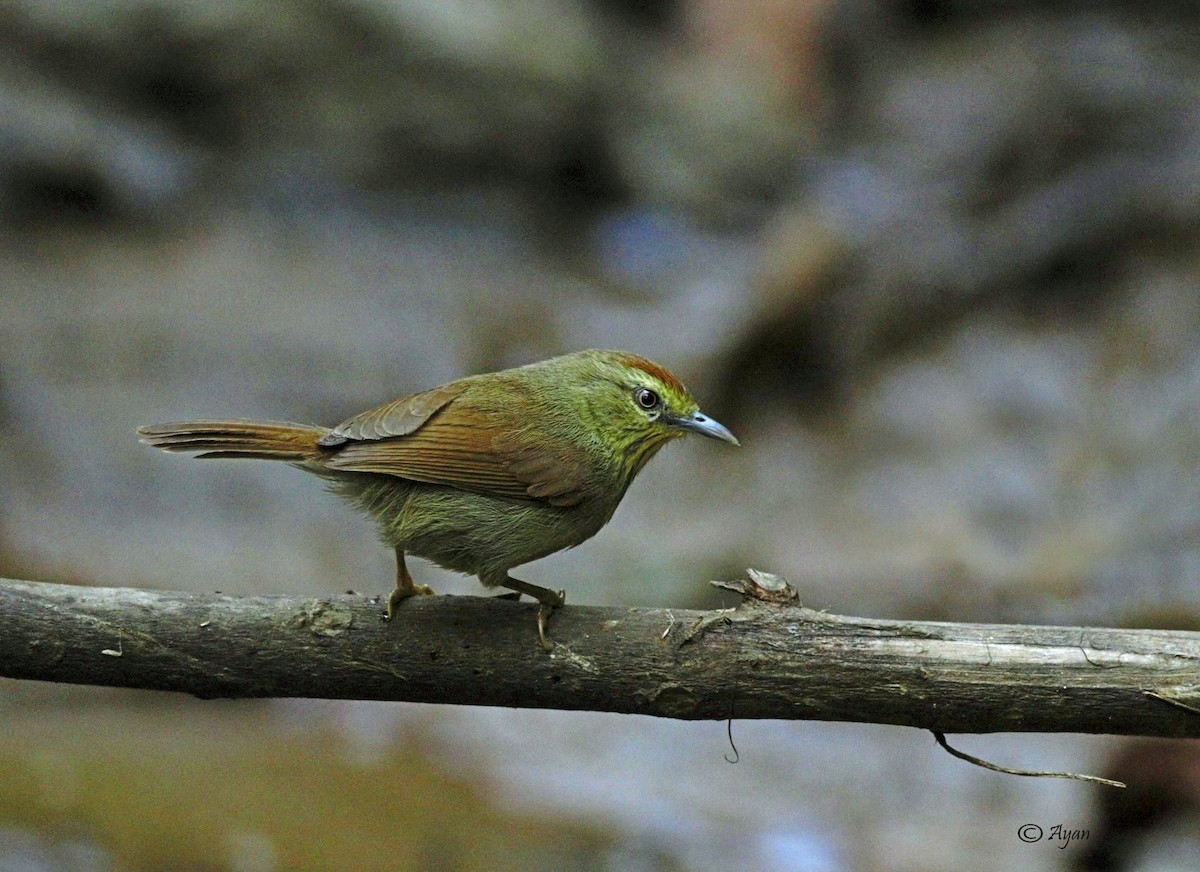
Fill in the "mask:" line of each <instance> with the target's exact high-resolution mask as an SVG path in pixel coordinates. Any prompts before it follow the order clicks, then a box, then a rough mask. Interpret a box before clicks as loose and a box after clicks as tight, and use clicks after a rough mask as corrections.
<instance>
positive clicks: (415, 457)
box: [138, 349, 738, 650]
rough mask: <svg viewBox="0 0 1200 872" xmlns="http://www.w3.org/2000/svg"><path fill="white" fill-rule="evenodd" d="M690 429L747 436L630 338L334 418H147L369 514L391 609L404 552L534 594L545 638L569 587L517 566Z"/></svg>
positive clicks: (167, 432) (600, 506) (177, 440)
mask: <svg viewBox="0 0 1200 872" xmlns="http://www.w3.org/2000/svg"><path fill="white" fill-rule="evenodd" d="M687 433H699V434H701V435H702V436H709V437H711V438H713V439H720V440H723V441H725V442H729V443H732V444H733V445H737V444H738V440H737V439H736V438H735V437H734V435H733V434H732V433H731V432H729V430H728V429H726V428H725V427H724V426H722V425H721V424H719V423H717V422H716V421H714V420H713V419H712V418H709V417H707V416H705V415H703V414H701V412H700V409H699V406H698V405H697V404H696V401H695V400H693V399H692V397H691V394H689V393H688V391H687V388H685V387H684V386H683V384H682V383H681V382H680V381H679V379H677V378H676V377H675V376H674V375H672V374H671V373H670V372H669V371H668V370H667V369H665V368H663V367H661V366H659V365H658V364H656V363H652V362H651V361H649V360H646V359H645V358H643V357H638V356H637V355H635V354H630V353H629V352H625V351H598V350H594V349H593V350H588V351H579V352H575V353H574V354H565V355H563V356H561V357H554V358H551V359H549V360H543V361H540V362H538V363H531V364H529V365H527V366H520V367H516V368H514V369H506V370H503V371H501V372H493V373H484V374H481V375H473V376H468V377H467V378H463V379H459V380H458V381H453V382H450V383H449V384H445V385H442V386H441V387H436V388H431V389H430V390H427V391H421V392H420V393H416V394H411V395H409V396H406V397H401V398H400V399H398V400H394V401H393V402H390V403H387V404H385V405H382V406H378V407H377V408H374V409H370V410H368V411H366V412H363V413H362V414H360V415H355V416H354V417H353V418H350V419H348V420H346V421H343V422H342V423H341V424H338V425H337V426H336V427H334V428H333V429H329V428H327V427H319V426H315V425H308V424H290V423H282V422H276V421H240V420H233V421H188V422H184V423H177V424H152V425H150V426H146V427H140V428H138V435H139V436H141V439H142V441H143V442H145V443H146V444H148V445H153V446H155V447H158V448H162V449H164V450H165V451H185V452H186V451H194V452H198V456H199V457H252V458H260V459H263V460H282V461H284V462H286V463H289V464H291V465H292V466H296V467H298V468H300V469H303V470H306V471H308V472H312V473H315V474H317V475H319V476H321V477H322V478H323V479H325V480H326V481H327V482H328V483H329V485H330V487H331V489H332V490H333V491H334V492H335V493H337V494H338V495H340V496H342V497H344V498H345V499H347V500H349V501H350V502H351V503H353V504H354V505H356V506H357V507H358V508H360V509H362V510H364V511H366V512H367V513H368V514H369V515H371V516H372V517H373V518H374V519H375V521H376V523H377V524H378V526H379V531H380V535H381V537H382V538H383V540H384V542H386V543H387V544H388V545H389V546H391V547H392V548H393V549H394V550H395V552H396V587H395V589H394V590H393V591H392V592H391V595H390V596H389V597H388V603H387V614H386V617H387V618H388V619H390V618H391V617H392V615H393V614H394V613H395V611H396V609H397V607H398V606H399V605H400V603H401V602H403V601H404V600H405V599H407V598H408V597H410V596H413V595H415V594H431V593H433V591H432V590H431V589H430V588H429V587H427V586H426V585H421V584H416V583H414V581H413V578H412V576H411V575H409V572H408V567H407V566H406V565H405V562H404V556H405V554H415V555H417V556H418V557H424V558H426V559H428V560H432V561H433V562H434V563H436V564H438V565H439V566H442V567H444V568H446V569H452V570H455V571H457V572H462V573H465V574H467V575H475V576H478V578H479V580H480V581H481V582H482V583H483V584H484V586H486V587H496V586H499V587H506V588H508V589H510V590H512V591H516V596H517V597H520V595H521V594H528V595H529V596H531V597H533V598H534V599H536V600H537V601H538V603H539V604H540V607H539V608H538V617H537V627H538V638H539V640H540V641H541V644H542V647H543V648H545V649H546V650H550V649H552V648H553V643H551V642H550V640H549V639H548V638H547V636H546V621H547V619H548V618H549V617H550V615H551V613H552V612H553V611H554V609H556V608H558V607H559V606H561V605H562V604H563V603H564V602H565V595H564V591H561V590H560V591H557V592H556V591H552V590H550V589H549V588H545V587H539V586H538V585H535V584H529V583H528V582H524V581H521V580H519V579H516V578H513V577H512V576H511V575H509V574H508V572H509V570H510V569H512V568H513V567H514V566H520V565H521V564H523V563H528V562H529V561H531V560H537V559H538V558H541V557H545V556H547V555H548V554H553V553H554V552H556V551H561V550H563V549H564V548H571V547H574V546H575V545H578V544H579V543H580V542H583V541H585V540H587V539H590V538H591V537H592V536H594V535H595V534H596V533H597V532H598V531H599V530H600V528H601V527H603V526H604V525H605V524H606V523H608V521H609V519H610V518H611V517H612V515H613V512H614V511H616V508H617V505H618V504H619V503H620V502H621V498H622V497H623V496H625V491H626V489H627V488H628V487H629V484H630V482H632V481H633V479H634V477H635V476H637V474H638V473H639V472H640V471H641V469H642V467H644V466H645V465H646V462H647V461H648V460H649V459H650V458H651V457H653V456H654V455H655V454H656V453H657V452H658V450H659V449H660V448H662V447H663V445H665V444H666V443H667V442H670V441H671V440H672V439H675V438H677V437H679V436H683V435H685V434H687Z"/></svg>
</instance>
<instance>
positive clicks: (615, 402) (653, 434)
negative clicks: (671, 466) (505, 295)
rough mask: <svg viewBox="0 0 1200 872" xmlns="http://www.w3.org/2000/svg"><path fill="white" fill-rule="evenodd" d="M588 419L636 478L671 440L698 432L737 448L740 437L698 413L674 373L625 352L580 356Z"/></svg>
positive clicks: (588, 352) (603, 352)
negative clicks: (647, 462)
mask: <svg viewBox="0 0 1200 872" xmlns="http://www.w3.org/2000/svg"><path fill="white" fill-rule="evenodd" d="M569 357H577V358H578V363H579V365H580V368H581V372H580V375H581V376H583V384H584V390H585V391H586V397H587V400H588V402H587V405H588V416H589V418H591V420H592V421H593V423H594V424H595V426H596V427H597V432H598V433H600V434H603V435H602V436H601V438H602V439H603V440H604V442H605V443H606V445H607V447H609V448H610V449H613V450H615V451H616V452H617V453H618V454H619V455H620V456H621V457H622V458H623V459H624V461H625V463H627V464H628V470H629V472H630V474H631V476H632V475H635V474H637V472H638V471H639V470H640V469H641V468H642V467H643V466H644V465H645V464H646V461H648V460H649V459H650V458H651V457H653V456H654V454H655V453H656V452H657V451H658V449H659V448H661V447H662V446H663V445H665V444H666V443H667V442H669V441H671V440H672V439H676V438H678V437H680V436H686V435H687V434H688V433H699V434H700V435H701V436H708V437H709V438H712V439H720V440H722V441H723V442H729V443H731V444H733V445H737V444H738V440H737V438H736V437H735V436H734V435H733V434H732V433H730V432H729V430H728V429H727V428H726V427H725V426H723V425H722V424H720V423H718V422H717V421H714V420H713V419H712V418H710V417H708V416H707V415H705V414H703V413H702V412H701V411H700V406H699V404H698V403H697V402H696V401H695V400H694V399H692V395H691V394H690V393H688V389H687V388H686V387H684V386H683V383H682V382H681V381H680V380H679V379H678V378H676V377H675V375H674V374H673V373H671V371H670V370H668V369H666V368H665V367H662V366H659V365H658V364H657V363H654V362H652V361H649V360H646V359H645V358H644V357H639V356H638V355H636V354H631V353H629V352H627V351H583V352H579V353H578V354H577V355H569Z"/></svg>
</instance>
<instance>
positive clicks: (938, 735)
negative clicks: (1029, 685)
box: [929, 730, 1126, 787]
mask: <svg viewBox="0 0 1200 872" xmlns="http://www.w3.org/2000/svg"><path fill="white" fill-rule="evenodd" d="M929 732H931V733H933V737H934V738H935V739H937V743H938V744H939V745H941V746H942V748H943V749H944V750H945V751H946V752H947V753H948V754H950V755H951V756H953V757H957V758H958V759H959V760H966V761H967V762H968V763H974V764H975V765H976V766H981V767H982V768H984V769H990V770H992V771H993V772H1003V773H1004V774H1005V775H1024V776H1026V777H1028V778H1071V779H1074V780H1075V781H1086V782H1088V783H1089V784H1103V785H1105V786H1106V787H1125V786H1126V784H1125V782H1124V781H1113V780H1112V779H1111V778H1101V777H1100V776H1099V775H1080V774H1079V773H1077V772H1039V771H1037V770H1033V769H1010V768H1009V767H1007V766H997V765H996V764H995V763H989V762H988V761H986V760H982V759H980V758H979V757H974V756H972V755H970V754H968V753H966V752H965V751H959V750H958V749H956V748H951V747H950V745H949V744H948V743H947V742H946V734H945V733H942V732H939V731H938V730H930V731H929Z"/></svg>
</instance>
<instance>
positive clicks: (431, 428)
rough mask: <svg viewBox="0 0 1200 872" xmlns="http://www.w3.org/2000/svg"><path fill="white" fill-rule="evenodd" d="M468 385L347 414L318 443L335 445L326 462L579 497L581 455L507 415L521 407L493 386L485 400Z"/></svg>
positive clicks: (569, 499) (521, 492)
mask: <svg viewBox="0 0 1200 872" xmlns="http://www.w3.org/2000/svg"><path fill="white" fill-rule="evenodd" d="M470 387H471V385H470V384H469V383H467V384H464V383H462V382H456V383H454V384H450V385H447V386H445V387H443V388H434V389H433V390H432V391H426V392H424V393H423V394H414V395H413V396H411V397H405V398H402V399H400V400H397V401H395V402H394V403H389V404H387V405H386V406H380V407H379V408H378V409H372V410H370V411H367V412H364V413H362V414H361V415H358V416H356V417H354V418H351V419H350V420H349V421H347V422H345V423H343V424H340V425H338V427H336V428H335V429H334V430H333V432H332V433H331V434H330V437H333V438H332V439H330V441H329V442H326V443H325V444H326V446H327V447H332V448H333V449H334V451H333V453H331V454H330V455H329V456H328V457H327V458H326V459H325V461H324V463H325V465H326V466H328V467H329V468H330V469H338V470H345V471H348V472H374V473H382V474H384V475H395V476H399V477H400V478H407V479H410V480H412V481H422V482H427V483H429V484H441V485H450V486H452V487H458V488H462V489H463V490H470V491H475V492H478V493H485V494H492V495H495V496H503V497H509V498H512V499H526V500H529V499H533V500H540V501H543V502H547V503H550V504H551V505H555V506H571V505H575V504H577V503H579V502H580V501H581V500H583V498H584V496H585V490H584V488H585V485H586V483H587V478H588V472H589V470H590V468H591V467H590V464H589V463H588V458H587V454H586V452H584V451H582V450H580V449H575V448H572V447H571V446H570V445H568V444H566V443H563V442H562V441H561V440H557V441H555V440H549V441H548V440H547V439H546V437H545V435H544V433H542V434H541V435H538V434H533V433H531V431H530V428H528V427H527V426H523V423H522V422H521V421H520V420H519V419H518V418H517V414H518V413H516V412H514V410H516V409H528V408H529V407H528V405H526V404H523V403H521V402H517V401H514V398H508V401H507V402H505V401H504V399H505V398H503V397H498V396H496V388H497V387H498V386H497V385H493V386H492V388H491V390H489V391H488V393H487V394H486V395H485V397H486V398H487V401H485V402H480V401H479V400H478V398H477V397H475V396H473V395H472V393H471V391H470V390H469V388H470ZM397 431H402V432H397ZM335 440H336V441H335Z"/></svg>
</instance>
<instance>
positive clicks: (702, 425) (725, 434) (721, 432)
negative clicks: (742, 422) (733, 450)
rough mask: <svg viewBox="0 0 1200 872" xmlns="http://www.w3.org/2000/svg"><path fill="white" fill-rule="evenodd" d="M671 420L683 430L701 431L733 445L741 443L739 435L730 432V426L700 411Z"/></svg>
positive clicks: (703, 434) (711, 437)
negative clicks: (738, 438) (738, 439)
mask: <svg viewBox="0 0 1200 872" xmlns="http://www.w3.org/2000/svg"><path fill="white" fill-rule="evenodd" d="M670 421H671V424H673V425H674V426H676V427H679V428H680V429H682V430H689V431H691V432H692V433H699V434H700V435H701V436H707V437H708V438H710V439H720V440H721V441H722V442H728V443H730V444H731V445H740V444H741V443H740V442H738V441H737V437H736V436H734V435H733V434H732V433H730V432H729V428H728V427H726V426H725V425H724V424H721V423H719V422H717V421H714V420H713V419H712V418H710V417H708V416H707V415H704V414H701V413H700V412H696V413H694V414H692V415H688V416H687V417H685V418H671V419H670Z"/></svg>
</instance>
